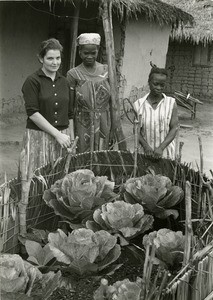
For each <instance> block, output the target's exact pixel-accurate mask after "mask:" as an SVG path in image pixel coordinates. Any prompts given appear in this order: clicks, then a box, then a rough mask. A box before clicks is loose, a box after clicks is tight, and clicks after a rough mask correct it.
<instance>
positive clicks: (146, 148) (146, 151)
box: [143, 145, 154, 156]
mask: <svg viewBox="0 0 213 300" xmlns="http://www.w3.org/2000/svg"><path fill="white" fill-rule="evenodd" d="M143 150H144V154H146V155H147V156H154V151H153V149H152V148H151V147H150V146H149V145H146V146H143Z"/></svg>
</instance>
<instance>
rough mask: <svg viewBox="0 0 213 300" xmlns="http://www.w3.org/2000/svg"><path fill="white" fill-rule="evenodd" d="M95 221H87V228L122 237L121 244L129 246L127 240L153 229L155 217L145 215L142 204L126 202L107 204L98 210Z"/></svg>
mask: <svg viewBox="0 0 213 300" xmlns="http://www.w3.org/2000/svg"><path fill="white" fill-rule="evenodd" d="M93 220H94V221H87V222H86V227H87V228H90V229H92V230H93V231H97V230H100V229H103V230H106V231H108V232H110V233H111V234H117V235H118V236H119V237H121V244H122V245H124V244H128V242H127V240H129V239H132V238H133V237H135V236H137V235H138V234H141V233H143V232H145V231H147V230H149V229H150V228H151V227H152V224H153V221H154V219H153V217H152V216H150V215H146V214H144V210H143V207H142V206H141V205H140V204H130V203H126V202H125V201H122V200H121V201H115V202H111V203H106V204H103V205H102V206H101V208H99V209H96V210H95V212H94V214H93Z"/></svg>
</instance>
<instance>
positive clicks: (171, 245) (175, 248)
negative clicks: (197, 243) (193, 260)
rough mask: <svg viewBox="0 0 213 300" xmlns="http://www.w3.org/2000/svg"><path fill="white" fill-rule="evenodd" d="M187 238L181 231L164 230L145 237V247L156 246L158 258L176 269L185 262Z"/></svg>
mask: <svg viewBox="0 0 213 300" xmlns="http://www.w3.org/2000/svg"><path fill="white" fill-rule="evenodd" d="M184 243H185V237H184V236H183V234H182V232H181V231H177V232H174V231H172V230H170V229H167V228H163V229H160V230H158V231H153V232H151V233H149V234H148V235H145V236H144V237H143V245H144V246H145V247H147V245H152V244H154V245H155V247H156V251H155V255H156V257H157V258H158V259H159V260H160V261H161V262H163V263H164V264H166V265H167V266H168V267H174V266H175V265H178V264H179V263H181V262H182V261H183V252H184Z"/></svg>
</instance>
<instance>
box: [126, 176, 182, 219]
mask: <svg viewBox="0 0 213 300" xmlns="http://www.w3.org/2000/svg"><path fill="white" fill-rule="evenodd" d="M124 190H125V192H124V199H125V201H127V202H129V203H132V204H133V203H139V204H141V205H142V206H143V207H144V209H145V210H147V211H148V212H149V213H151V214H153V215H154V216H156V217H158V218H160V219H165V218H167V217H169V216H171V215H172V216H173V217H174V218H175V219H176V218H177V217H178V211H177V210H176V209H171V208H172V207H173V206H175V205H176V204H177V203H178V202H180V201H181V200H182V199H183V195H184V193H183V190H182V189H181V188H180V187H178V186H175V185H172V182H171V180H170V179H169V178H168V177H166V176H162V175H160V174H158V175H154V174H147V175H144V176H142V177H137V178H130V179H128V180H127V181H126V183H125V184H124Z"/></svg>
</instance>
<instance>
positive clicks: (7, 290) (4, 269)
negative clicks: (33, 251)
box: [0, 254, 61, 300]
mask: <svg viewBox="0 0 213 300" xmlns="http://www.w3.org/2000/svg"><path fill="white" fill-rule="evenodd" d="M60 277H61V273H60V272H58V273H57V274H54V273H53V272H49V273H47V274H44V275H43V274H42V273H41V272H40V271H39V270H38V268H37V267H35V266H33V265H31V264H30V263H29V262H27V261H25V260H23V259H22V258H21V257H20V256H19V255H17V254H1V256H0V283H1V295H2V297H3V298H2V299H5V300H6V299H7V300H12V299H23V300H24V299H33V296H35V295H36V296H37V298H36V299H47V298H43V297H44V296H45V297H46V296H50V295H51V294H52V292H53V291H54V290H55V289H56V288H57V286H58V285H59V279H60ZM53 282H54V285H52V283H53Z"/></svg>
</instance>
